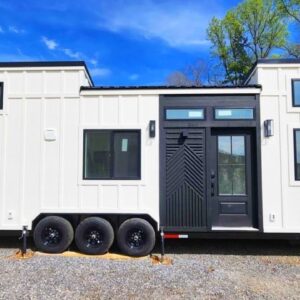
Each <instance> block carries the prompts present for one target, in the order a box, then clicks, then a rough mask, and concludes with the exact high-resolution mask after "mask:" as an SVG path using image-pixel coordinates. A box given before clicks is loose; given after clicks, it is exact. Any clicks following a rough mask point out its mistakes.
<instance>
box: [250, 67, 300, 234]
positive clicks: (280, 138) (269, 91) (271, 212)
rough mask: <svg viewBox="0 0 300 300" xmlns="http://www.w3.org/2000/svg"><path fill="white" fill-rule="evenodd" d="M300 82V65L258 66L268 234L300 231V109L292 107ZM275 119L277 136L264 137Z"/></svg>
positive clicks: (263, 196)
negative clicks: (298, 168) (299, 135)
mask: <svg viewBox="0 0 300 300" xmlns="http://www.w3.org/2000/svg"><path fill="white" fill-rule="evenodd" d="M294 78H298V79H300V66H299V64H298V65H297V64H274V65H273V64H258V65H257V70H256V72H255V80H257V82H254V81H250V82H251V83H259V84H261V85H262V87H263V88H262V92H261V95H260V111H261V118H260V119H261V136H262V142H261V154H262V157H261V160H262V198H263V225H264V226H263V227H264V231H265V232H291V233H293V232H300V181H295V171H294V141H293V129H294V128H300V108H299V107H293V106H292V90H291V86H292V83H291V80H292V79H294ZM267 119H273V120H274V136H272V137H264V132H263V129H264V126H263V122H264V120H267Z"/></svg>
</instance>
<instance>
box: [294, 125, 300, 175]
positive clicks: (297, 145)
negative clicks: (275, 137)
mask: <svg viewBox="0 0 300 300" xmlns="http://www.w3.org/2000/svg"><path fill="white" fill-rule="evenodd" d="M294 149H295V150H294V151H295V180H300V129H295V130H294Z"/></svg>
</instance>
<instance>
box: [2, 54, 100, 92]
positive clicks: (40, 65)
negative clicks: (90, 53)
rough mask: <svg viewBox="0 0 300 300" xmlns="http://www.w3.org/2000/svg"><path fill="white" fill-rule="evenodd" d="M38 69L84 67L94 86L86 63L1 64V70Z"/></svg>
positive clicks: (30, 62)
mask: <svg viewBox="0 0 300 300" xmlns="http://www.w3.org/2000/svg"><path fill="white" fill-rule="evenodd" d="M37 67H84V68H85V71H86V73H87V74H88V77H89V80H90V82H91V84H92V86H94V82H93V78H92V76H91V74H90V72H89V69H88V67H87V65H86V63H85V62H84V61H68V60H67V61H20V62H0V68H37Z"/></svg>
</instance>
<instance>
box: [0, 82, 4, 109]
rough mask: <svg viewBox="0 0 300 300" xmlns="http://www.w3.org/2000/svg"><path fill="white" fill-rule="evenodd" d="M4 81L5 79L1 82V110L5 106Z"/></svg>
mask: <svg viewBox="0 0 300 300" xmlns="http://www.w3.org/2000/svg"><path fill="white" fill-rule="evenodd" d="M3 95H4V83H3V81H2V82H0V110H3V108H4V100H3V99H4V96H3Z"/></svg>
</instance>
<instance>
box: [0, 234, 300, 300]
mask: <svg viewBox="0 0 300 300" xmlns="http://www.w3.org/2000/svg"><path fill="white" fill-rule="evenodd" d="M17 246H18V244H17V243H16V242H15V239H11V238H0V299H39V300H41V299H142V298H144V299H172V300H173V299H183V298H184V299H300V246H290V245H289V244H288V243H287V242H283V241H241V240H240V241H238V240H235V241H232V240H202V241H200V240H198V241H197V240H188V241H187V240H180V241H178V240H177V241H167V245H166V252H167V256H168V257H169V258H171V259H172V260H173V264H172V265H154V264H153V263H152V260H151V259H150V258H149V257H146V258H142V259H130V260H125V261H119V260H108V259H102V258H93V257H88V258H86V257H62V256H41V255H34V256H33V257H32V258H29V259H17V258H15V257H11V255H13V254H14V253H15V252H16V248H17Z"/></svg>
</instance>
